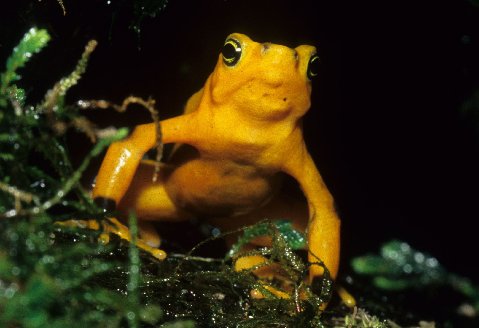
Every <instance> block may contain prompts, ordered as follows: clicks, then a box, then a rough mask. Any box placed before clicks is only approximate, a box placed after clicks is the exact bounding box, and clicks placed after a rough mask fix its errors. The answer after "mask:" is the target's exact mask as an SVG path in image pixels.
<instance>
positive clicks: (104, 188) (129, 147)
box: [93, 113, 195, 210]
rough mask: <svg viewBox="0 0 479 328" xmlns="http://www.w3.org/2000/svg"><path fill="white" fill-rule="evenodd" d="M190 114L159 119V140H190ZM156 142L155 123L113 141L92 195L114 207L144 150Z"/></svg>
mask: <svg viewBox="0 0 479 328" xmlns="http://www.w3.org/2000/svg"><path fill="white" fill-rule="evenodd" d="M193 116H194V113H193V114H187V115H181V116H177V117H174V118H171V119H167V120H164V121H161V122H160V126H161V131H162V140H161V141H162V142H163V144H167V143H193V142H194V140H192V136H194V135H195V133H192V132H193V131H195V124H194V123H195V119H194V118H193ZM155 143H156V127H155V124H154V123H149V124H143V125H139V126H137V127H136V128H135V129H134V131H133V132H132V134H131V135H130V136H129V137H128V138H126V139H124V140H122V141H119V142H115V143H113V144H112V145H111V146H110V147H109V148H108V151H107V153H106V155H105V158H104V159H103V162H102V164H101V167H100V170H99V172H98V175H97V177H96V182H95V187H94V189H93V198H94V199H95V201H96V202H97V203H99V205H101V206H103V207H104V208H105V209H107V210H113V209H114V208H116V205H117V204H119V202H120V201H121V199H122V198H123V196H124V195H125V193H126V191H127V190H128V188H129V186H130V184H131V182H132V179H133V176H134V175H135V173H136V170H137V168H138V166H139V164H140V161H141V159H142V158H143V156H144V155H145V153H146V152H147V151H148V150H150V149H151V148H153V147H154V146H155Z"/></svg>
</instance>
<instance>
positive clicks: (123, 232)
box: [56, 218, 166, 260]
mask: <svg viewBox="0 0 479 328" xmlns="http://www.w3.org/2000/svg"><path fill="white" fill-rule="evenodd" d="M56 224H59V225H62V226H68V227H79V228H87V229H92V230H100V229H102V230H103V232H102V233H101V235H100V237H99V240H100V241H101V242H102V243H105V244H106V243H108V242H109V241H110V234H115V235H117V236H118V237H120V238H121V239H124V240H126V241H128V242H131V240H132V238H131V233H130V230H129V229H128V227H126V226H125V225H124V224H122V223H121V222H120V221H118V220H117V219H116V218H109V219H107V220H105V222H102V223H101V225H100V223H99V222H98V221H97V220H67V221H61V222H56ZM142 228H146V229H145V230H143V229H142ZM151 229H152V228H151V227H149V226H143V225H142V226H141V231H140V238H137V239H136V242H135V245H136V246H137V247H138V248H140V249H142V250H144V251H145V252H147V253H150V254H151V255H152V256H153V257H155V258H157V259H158V260H164V259H165V258H166V252H165V251H163V250H161V249H159V248H157V247H155V246H159V244H160V239H159V237H158V235H157V234H156V233H154V232H153V230H151Z"/></svg>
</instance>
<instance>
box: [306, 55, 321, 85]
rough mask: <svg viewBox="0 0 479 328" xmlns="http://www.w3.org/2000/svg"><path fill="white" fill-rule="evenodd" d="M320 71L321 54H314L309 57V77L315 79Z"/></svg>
mask: <svg viewBox="0 0 479 328" xmlns="http://www.w3.org/2000/svg"><path fill="white" fill-rule="evenodd" d="M318 73H319V56H318V55H316V54H314V55H312V56H311V58H310V59H309V63H308V70H307V73H306V74H307V75H308V79H310V80H312V79H314V78H315V77H316V76H317V75H318Z"/></svg>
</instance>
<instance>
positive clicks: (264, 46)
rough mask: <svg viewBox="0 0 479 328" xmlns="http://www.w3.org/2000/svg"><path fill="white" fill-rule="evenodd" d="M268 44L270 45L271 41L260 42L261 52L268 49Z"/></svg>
mask: <svg viewBox="0 0 479 328" xmlns="http://www.w3.org/2000/svg"><path fill="white" fill-rule="evenodd" d="M270 46H271V43H269V42H265V43H262V44H261V53H263V54H264V53H265V52H266V51H268V49H269V48H270Z"/></svg>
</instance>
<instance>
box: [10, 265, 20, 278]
mask: <svg viewBox="0 0 479 328" xmlns="http://www.w3.org/2000/svg"><path fill="white" fill-rule="evenodd" d="M20 272H22V271H21V270H20V268H19V267H17V266H14V267H13V268H12V274H13V275H14V276H18V275H19V274H20Z"/></svg>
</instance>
